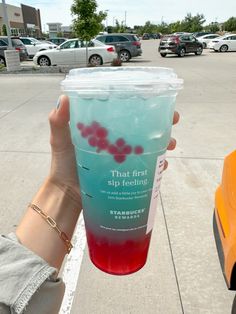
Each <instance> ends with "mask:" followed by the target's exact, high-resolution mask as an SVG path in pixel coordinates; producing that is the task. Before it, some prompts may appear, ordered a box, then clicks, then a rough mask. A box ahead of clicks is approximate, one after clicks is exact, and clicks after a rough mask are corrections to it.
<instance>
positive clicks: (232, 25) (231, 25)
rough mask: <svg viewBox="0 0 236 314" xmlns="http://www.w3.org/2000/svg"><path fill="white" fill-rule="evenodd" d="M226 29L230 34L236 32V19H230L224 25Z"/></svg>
mask: <svg viewBox="0 0 236 314" xmlns="http://www.w3.org/2000/svg"><path fill="white" fill-rule="evenodd" d="M224 29H225V30H226V31H228V32H233V31H236V17H233V16H232V17H231V18H229V19H228V20H227V21H226V22H225V23H224Z"/></svg>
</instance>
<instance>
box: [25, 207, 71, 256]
mask: <svg viewBox="0 0 236 314" xmlns="http://www.w3.org/2000/svg"><path fill="white" fill-rule="evenodd" d="M29 207H30V208H32V209H33V210H34V211H36V212H37V213H38V214H39V215H40V216H41V217H42V218H43V219H44V220H45V221H46V222H47V223H48V224H49V226H51V227H52V228H53V229H54V230H55V231H56V232H57V233H58V234H59V237H60V238H61V239H62V241H63V242H64V244H65V246H66V249H67V253H68V254H69V253H70V251H71V249H72V248H73V245H72V244H71V242H70V240H69V238H68V237H67V235H66V234H65V233H64V232H63V231H61V230H60V229H59V228H58V226H57V223H56V221H55V220H54V219H53V218H52V217H50V216H48V215H47V214H46V213H45V212H44V211H42V209H40V208H39V207H38V206H36V205H35V204H32V203H29Z"/></svg>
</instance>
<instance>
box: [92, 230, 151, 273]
mask: <svg viewBox="0 0 236 314" xmlns="http://www.w3.org/2000/svg"><path fill="white" fill-rule="evenodd" d="M86 233H87V241H88V247H89V255H90V259H91V261H92V262H93V264H94V265H95V266H96V267H98V268H99V269H101V270H102V271H105V272H107V273H109V274H113V275H128V274H131V273H134V272H136V271H138V270H139V269H140V268H142V267H143V266H144V265H145V263H146V260H147V254H148V248H149V244H150V239H151V232H149V233H148V234H147V235H146V236H145V237H144V238H141V239H140V240H139V241H132V240H126V241H124V242H120V243H115V242H114V241H112V240H109V239H108V238H105V237H103V238H99V237H97V236H94V235H93V234H92V233H91V232H90V231H89V230H87V232H86Z"/></svg>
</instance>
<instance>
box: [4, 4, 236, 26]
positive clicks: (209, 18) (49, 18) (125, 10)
mask: <svg viewBox="0 0 236 314" xmlns="http://www.w3.org/2000/svg"><path fill="white" fill-rule="evenodd" d="M0 1H1V0H0ZM5 1H6V3H7V4H12V5H16V6H20V3H23V4H26V5H30V6H33V7H35V8H38V9H40V12H41V22H42V29H43V31H47V29H48V28H47V23H53V22H59V23H62V24H63V25H64V26H67V25H70V24H71V21H72V16H71V13H70V7H71V4H72V2H73V0H22V2H21V1H16V0H5ZM97 4H98V10H102V11H105V10H108V11H107V13H108V16H107V20H106V21H104V24H106V23H108V25H111V26H112V25H114V22H115V20H116V19H117V20H118V21H119V22H120V23H121V22H122V21H124V20H125V17H126V25H127V26H129V27H133V26H134V25H144V24H145V22H146V21H151V22H152V23H154V24H159V23H161V22H162V21H164V22H166V23H171V22H175V21H177V20H182V19H184V17H185V16H186V15H187V13H191V14H192V15H196V14H197V13H200V14H203V15H204V16H205V19H206V24H209V23H211V22H215V21H217V22H224V21H226V20H227V19H228V18H230V17H231V16H236V0H225V1H224V3H222V2H221V1H217V0H178V1H176V0H159V1H157V0H145V1H142V0H118V1H115V0H113V1H112V0H110V1H108V0H97Z"/></svg>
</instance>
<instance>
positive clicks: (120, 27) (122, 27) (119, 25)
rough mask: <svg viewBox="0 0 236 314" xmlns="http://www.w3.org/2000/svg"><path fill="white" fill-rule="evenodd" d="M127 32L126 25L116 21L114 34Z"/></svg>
mask: <svg viewBox="0 0 236 314" xmlns="http://www.w3.org/2000/svg"><path fill="white" fill-rule="evenodd" d="M125 30H126V27H125V25H124V22H123V21H122V22H121V23H119V21H118V20H116V26H115V27H113V32H114V33H124V32H125Z"/></svg>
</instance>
